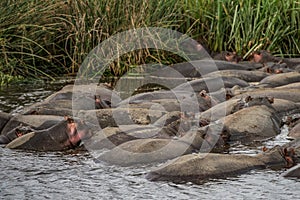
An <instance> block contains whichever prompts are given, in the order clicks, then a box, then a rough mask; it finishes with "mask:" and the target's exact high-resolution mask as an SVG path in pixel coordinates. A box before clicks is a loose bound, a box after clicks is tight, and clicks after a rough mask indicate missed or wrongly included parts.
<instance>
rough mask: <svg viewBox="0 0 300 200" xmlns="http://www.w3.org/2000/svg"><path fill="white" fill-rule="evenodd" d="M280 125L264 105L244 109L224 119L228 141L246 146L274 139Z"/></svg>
mask: <svg viewBox="0 0 300 200" xmlns="http://www.w3.org/2000/svg"><path fill="white" fill-rule="evenodd" d="M280 124H281V120H280V119H279V118H278V116H276V114H275V112H274V110H273V109H271V108H269V107H267V106H264V105H262V106H253V107H249V108H244V109H242V110H239V111H237V112H235V113H234V114H231V115H228V116H227V117H225V118H224V125H225V127H226V128H227V130H228V131H229V133H230V135H231V137H230V140H231V141H238V142H242V143H246V144H247V143H251V142H253V141H262V140H266V139H270V138H272V137H275V136H276V135H278V134H279V133H280Z"/></svg>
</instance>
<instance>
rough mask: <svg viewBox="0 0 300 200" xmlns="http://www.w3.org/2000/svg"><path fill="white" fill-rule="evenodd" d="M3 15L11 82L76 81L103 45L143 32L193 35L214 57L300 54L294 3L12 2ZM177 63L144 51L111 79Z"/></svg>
mask: <svg viewBox="0 0 300 200" xmlns="http://www.w3.org/2000/svg"><path fill="white" fill-rule="evenodd" d="M0 12H1V13H2V15H1V16H0V69H1V73H2V74H7V75H9V76H22V77H28V76H29V77H35V78H47V79H54V78H55V77H57V76H60V75H61V74H73V75H75V74H76V72H77V71H78V69H79V67H80V65H81V64H82V62H83V61H84V59H85V58H86V56H87V55H88V53H89V52H90V51H91V50H92V49H94V48H95V47H96V46H97V45H98V44H100V43H101V42H103V41H105V40H106V39H108V38H110V37H111V36H113V35H115V34H117V33H120V32H122V31H126V30H131V29H136V28H141V27H162V28H168V29H172V30H177V31H179V32H181V33H186V34H188V35H189V36H191V37H193V38H195V39H197V40H198V41H199V42H200V43H202V44H204V45H205V46H207V48H208V49H209V50H211V51H214V52H219V51H222V50H229V51H236V52H238V53H239V54H242V55H244V57H247V55H249V54H250V53H251V52H252V51H254V50H256V49H266V50H269V51H271V52H272V53H274V54H278V55H285V56H297V55H298V56H299V54H300V38H299V35H300V24H299V21H300V2H298V1H294V0H285V1H283V0H269V1H262V0H258V1H254V0H238V1H231V0H222V1H221V0H216V1H211V0H203V1H198V0H151V1H136V0H121V1H120V0H101V1H99V0H89V1H87V0H80V1H79V0H65V1H62V0H45V1H37V0H9V1H1V2H0ZM178 61H182V59H181V58H179V57H178V56H176V55H172V54H170V53H169V52H164V51H157V50H153V49H143V50H138V51H132V52H129V53H127V54H125V55H120V57H119V58H118V59H115V60H114V61H113V62H112V63H111V65H110V67H109V69H108V71H107V72H106V73H105V74H106V75H113V76H119V75H122V74H123V73H125V72H126V71H128V69H130V68H131V66H135V65H140V64H143V63H149V62H150V63H151V62H156V63H157V62H158V63H162V64H170V63H174V62H178Z"/></svg>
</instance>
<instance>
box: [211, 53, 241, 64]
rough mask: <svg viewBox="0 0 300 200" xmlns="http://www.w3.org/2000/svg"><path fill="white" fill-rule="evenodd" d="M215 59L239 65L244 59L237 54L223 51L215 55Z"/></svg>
mask: <svg viewBox="0 0 300 200" xmlns="http://www.w3.org/2000/svg"><path fill="white" fill-rule="evenodd" d="M213 59H214V60H225V61H228V62H233V63H238V62H240V61H241V60H242V57H241V56H240V55H238V54H237V53H236V52H229V51H222V52H220V53H217V54H213Z"/></svg>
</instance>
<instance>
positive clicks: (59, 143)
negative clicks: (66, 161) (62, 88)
mask: <svg viewBox="0 0 300 200" xmlns="http://www.w3.org/2000/svg"><path fill="white" fill-rule="evenodd" d="M88 137H91V132H90V128H89V126H88V125H86V124H85V123H84V122H83V121H81V120H74V119H73V118H69V117H66V118H65V119H64V120H62V121H61V122H59V123H58V124H56V125H54V126H52V127H50V128H48V129H44V130H33V129H32V132H30V133H27V134H25V135H22V136H20V137H18V138H16V139H15V140H13V141H12V142H10V143H8V144H7V145H6V147H7V148H11V149H24V150H34V151H61V150H67V149H71V148H75V147H77V146H78V145H79V143H80V142H81V140H84V139H85V138H88Z"/></svg>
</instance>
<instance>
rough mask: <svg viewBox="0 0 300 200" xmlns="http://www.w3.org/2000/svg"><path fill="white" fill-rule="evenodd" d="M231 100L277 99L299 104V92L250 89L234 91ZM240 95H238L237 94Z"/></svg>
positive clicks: (276, 89) (295, 90) (281, 89)
mask: <svg viewBox="0 0 300 200" xmlns="http://www.w3.org/2000/svg"><path fill="white" fill-rule="evenodd" d="M234 93H235V96H234V97H233V99H240V98H243V97H246V96H251V97H253V98H254V97H273V98H275V99H276V98H277V99H285V100H289V101H293V102H295V103H296V102H300V92H299V90H298V89H283V88H280V89H279V88H259V89H258V88H252V89H249V90H236V91H234ZM239 93H240V94H239Z"/></svg>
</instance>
